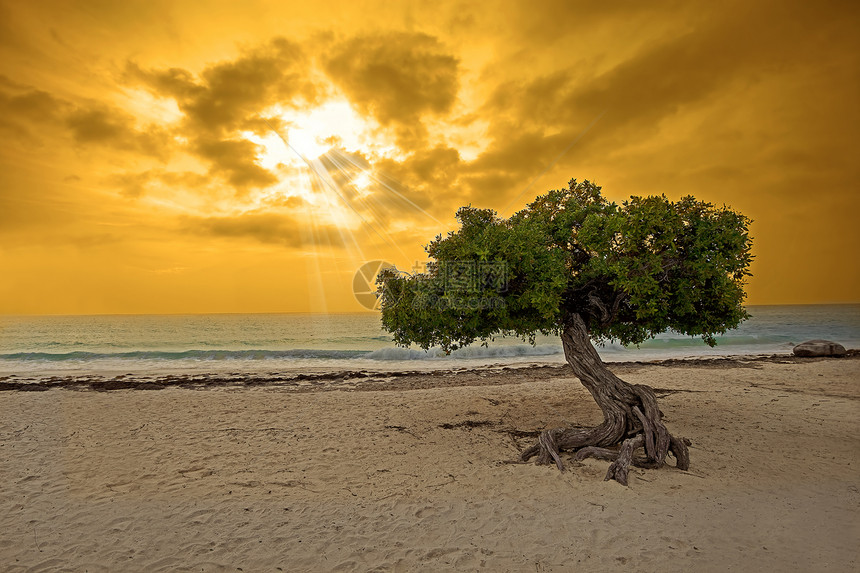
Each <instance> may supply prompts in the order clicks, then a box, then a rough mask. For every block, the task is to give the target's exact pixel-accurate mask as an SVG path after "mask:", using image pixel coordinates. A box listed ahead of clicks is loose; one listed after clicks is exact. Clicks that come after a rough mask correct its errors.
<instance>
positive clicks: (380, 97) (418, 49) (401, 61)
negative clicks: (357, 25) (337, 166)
mask: <svg viewBox="0 0 860 573" xmlns="http://www.w3.org/2000/svg"><path fill="white" fill-rule="evenodd" d="M324 67H325V70H326V72H328V74H329V76H330V77H331V78H332V80H333V81H334V82H335V83H336V84H337V85H338V86H340V87H341V89H343V91H344V92H345V93H346V94H347V96H348V97H349V99H350V101H352V103H354V104H355V105H356V106H358V108H359V109H360V110H361V111H362V112H364V113H366V114H369V115H372V116H374V117H375V118H376V119H378V120H379V122H380V123H382V124H383V125H389V124H392V123H394V124H399V126H400V128H401V129H402V130H404V132H403V133H401V134H400V135H401V137H409V136H411V137H413V138H414V137H415V136H416V135H417V136H419V137H420V136H421V135H422V133H421V131H420V129H419V130H418V131H417V133H416V131H415V130H416V126H417V125H418V124H419V123H420V122H419V120H420V118H421V116H422V115H424V114H445V113H447V112H449V111H450V110H451V107H452V105H453V104H454V102H455V100H456V98H457V90H458V88H459V76H458V72H459V69H458V67H459V60H458V59H457V58H456V57H454V56H452V55H451V54H450V53H448V52H447V51H446V50H445V49H444V48H443V46H442V45H441V44H440V43H439V41H438V40H437V39H436V38H434V37H432V36H428V35H426V34H417V33H407V32H388V33H382V34H378V35H365V36H358V37H355V38H351V39H349V40H346V41H343V42H341V43H339V44H337V45H336V46H335V47H334V48H333V49H332V51H331V53H330V54H329V55H328V57H327V58H326V60H325V62H324Z"/></svg>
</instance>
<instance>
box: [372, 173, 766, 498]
mask: <svg viewBox="0 0 860 573" xmlns="http://www.w3.org/2000/svg"><path fill="white" fill-rule="evenodd" d="M600 191H601V188H600V187H598V186H596V185H594V184H593V183H591V182H589V181H587V180H586V181H583V182H581V183H577V182H576V180H572V181H571V182H570V184H569V186H568V188H566V189H561V190H556V191H550V192H548V193H546V194H545V195H542V196H540V197H538V198H536V199H535V200H534V201H533V202H532V203H530V204H529V205H528V206H527V207H526V208H525V209H523V210H521V211H519V212H517V213H515V214H514V215H513V216H511V217H510V218H509V219H504V218H501V217H499V216H497V214H496V213H495V212H494V211H492V210H489V209H475V208H472V207H462V208H461V209H459V210H458V211H457V220H458V222H459V223H460V228H459V230H457V231H452V232H450V233H448V235H447V236H445V237H443V236H442V235H439V236H437V237H436V238H435V240H433V241H432V242H431V243H430V244H429V245H428V246H427V247H426V250H427V254H428V256H429V257H430V262H429V263H428V265H427V270H426V272H424V273H417V274H414V275H408V274H405V273H398V272H397V271H396V270H387V271H384V272H383V273H381V275H380V277H379V286H380V296H381V309H382V324H383V327H384V328H385V329H386V330H388V331H389V332H391V333H392V334H393V336H394V341H395V343H397V344H400V345H410V344H417V345H419V346H421V347H422V348H424V349H427V348H430V347H432V346H440V347H441V348H442V349H443V350H445V351H451V350H455V349H457V348H459V347H462V346H465V345H469V344H472V343H474V342H477V341H482V342H486V341H488V340H490V339H492V338H493V337H494V336H498V335H506V336H512V335H515V336H519V337H522V338H523V339H528V340H530V341H531V342H534V340H535V337H536V335H537V334H538V333H541V334H546V335H551V334H554V335H558V336H560V337H561V342H562V345H563V348H564V355H565V358H566V359H567V362H568V363H569V364H570V366H571V368H573V372H574V374H575V375H576V376H577V377H578V378H579V380H580V381H581V382H582V384H583V385H584V386H585V387H586V388H587V389H588V391H589V392H590V393H591V395H592V396H593V398H594V400H595V401H596V402H597V405H598V406H599V407H600V409H601V411H602V412H603V422H602V423H601V424H599V425H597V426H595V427H587V428H586V427H568V428H556V429H548V430H545V431H543V432H542V433H541V435H540V437H539V439H538V442H537V443H536V444H534V445H533V446H531V447H529V448H527V449H526V450H525V451H523V452H522V460H523V461H526V460H529V459H531V458H533V457H535V456H536V457H537V463H538V464H551V463H555V464H556V465H557V466H558V468H559V469H560V470H562V469H563V468H564V466H563V463H562V459H561V456H560V453H561V452H575V454H574V455H575V458H576V459H580V460H581V459H584V458H585V457H588V456H594V457H597V458H601V459H606V460H609V461H611V462H612V464H611V465H610V467H609V471H608V473H607V476H606V479H615V480H617V481H618V482H620V483H622V484H625V485H626V483H627V474H628V471H629V467H630V465H631V464H634V465H637V466H641V467H649V468H659V467H661V466H662V465H663V464H664V463H665V462H666V459H667V456H668V455H669V454H671V455H672V456H673V457H674V458H675V460H676V465H677V467H679V468H681V469H687V468H688V467H689V453H688V449H687V445H689V441H688V440H686V439H685V438H681V437H677V436H673V435H672V434H670V433H669V431H668V429H667V428H666V426H665V425H664V424H663V421H662V418H663V414H662V412H661V411H660V409H659V407H658V405H657V398H656V396H655V394H654V390H653V389H652V388H650V387H649V386H645V385H638V384H629V383H627V382H625V381H623V380H621V379H620V378H618V377H617V376H615V375H614V374H613V373H612V372H611V371H610V370H609V369H608V368H607V367H606V366H605V365H604V363H603V361H602V360H601V359H600V356H599V355H598V353H597V350H596V349H595V346H594V344H595V343H596V344H601V343H604V342H607V341H610V340H612V341H617V342H620V343H622V344H625V345H630V344H639V343H642V342H644V341H645V340H647V339H649V338H653V337H654V336H656V335H657V334H659V333H661V332H664V331H667V330H672V331H675V332H678V333H683V334H687V335H690V336H701V337H702V339H703V340H704V341H705V342H706V343H707V344H709V345H711V346H713V345H714V344H715V343H716V340H715V336H716V335H717V334H720V333H723V332H725V331H726V330H728V329H731V328H734V327H736V326H737V325H738V324H740V323H741V322H742V321H743V320H745V319H746V318H747V317H748V315H747V313H746V311H745V310H744V307H743V301H744V298H745V293H744V283H745V279H746V277H747V276H749V274H750V273H749V266H750V262H751V260H752V255H751V254H750V247H751V238H750V236H749V224H750V220H749V219H748V218H747V217H745V216H743V215H741V214H739V213H736V212H734V211H732V210H731V209H728V208H726V207H716V206H714V205H711V204H709V203H705V202H702V201H697V200H696V199H694V198H693V197H684V198H682V199H680V200H679V201H670V200H668V199H667V198H666V197H665V196H660V197H644V198H640V197H631V198H630V199H629V200H627V201H624V202H622V203H621V204H617V203H615V202H612V201H608V200H607V199H605V198H604V197H603V196H602V195H601V192H600ZM640 448H641V449H643V450H644V455H643V454H641V453H639V449H640Z"/></svg>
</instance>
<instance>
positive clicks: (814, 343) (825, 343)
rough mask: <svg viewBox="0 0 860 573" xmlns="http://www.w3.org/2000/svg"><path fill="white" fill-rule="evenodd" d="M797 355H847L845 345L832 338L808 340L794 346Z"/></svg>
mask: <svg viewBox="0 0 860 573" xmlns="http://www.w3.org/2000/svg"><path fill="white" fill-rule="evenodd" d="M793 352H794V355H795V356H845V347H844V346H842V345H841V344H839V343H838V342H833V341H831V340H807V341H806V342H801V343H800V344H798V345H797V346H795V347H794V350H793Z"/></svg>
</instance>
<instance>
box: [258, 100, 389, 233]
mask: <svg viewBox="0 0 860 573" xmlns="http://www.w3.org/2000/svg"><path fill="white" fill-rule="evenodd" d="M266 115H269V116H276V117H280V118H281V120H282V121H283V124H282V125H283V127H282V128H281V131H280V133H276V132H275V131H274V130H272V131H271V132H269V133H265V134H263V135H258V134H255V133H253V132H250V131H245V132H242V137H244V138H245V139H247V140H249V141H252V142H254V143H256V144H257V145H258V146H259V150H258V155H257V163H258V165H260V166H261V167H263V168H264V169H267V170H268V171H271V172H273V173H278V177H279V179H280V181H279V183H278V185H276V186H274V187H271V188H269V189H267V190H263V191H261V192H259V193H258V194H255V196H256V197H255V200H253V199H252V201H253V202H256V203H259V205H262V204H265V203H267V202H277V201H278V200H279V199H278V198H284V197H298V198H300V199H301V200H303V202H304V204H305V205H306V206H307V207H308V208H309V209H312V210H314V211H319V210H322V212H323V213H326V214H327V215H325V216H324V218H336V217H339V218H340V219H342V221H339V223H342V224H345V223H347V221H351V222H352V223H356V224H358V223H360V222H361V221H360V219H358V218H357V217H356V215H355V214H354V211H353V209H352V208H351V207H350V206H349V205H346V204H345V203H344V202H345V201H346V197H349V196H352V194H353V193H356V192H357V193H358V195H356V197H359V198H362V197H367V196H368V195H369V194H370V192H371V188H372V183H373V177H374V175H373V167H372V165H373V163H374V162H375V161H377V160H378V159H380V158H383V157H393V158H399V157H398V156H400V155H401V152H400V151H399V150H398V148H397V146H396V145H395V143H394V140H393V138H392V137H391V136H387V135H386V134H385V133H384V132H383V130H380V128H379V125H378V124H376V123H375V122H374V121H373V120H371V119H363V118H361V117H360V116H359V115H358V114H357V113H356V112H355V111H354V110H353V109H352V107H351V106H350V105H349V103H348V102H346V101H345V100H333V101H329V102H327V103H325V104H323V105H321V106H319V107H317V108H314V109H312V110H308V111H303V112H297V111H296V110H292V109H284V108H281V107H280V106H275V107H273V108H270V109H269V110H267V111H266ZM326 153H329V154H330V157H329V161H326V162H325V164H323V163H321V162H320V160H319V158H320V157H321V156H323V155H325V154H326ZM353 154H360V155H361V158H358V157H355V156H354V155H353ZM362 158H363V159H362ZM365 161H366V162H367V164H369V165H370V167H369V168H368V165H367V164H365V163H364V162H365ZM359 165H360V167H359ZM356 167H359V170H358V171H356ZM332 170H334V171H332ZM335 172H340V173H341V176H340V177H337V176H336V175H335ZM344 180H345V181H346V182H348V185H349V186H350V187H351V188H352V191H349V192H347V191H346V190H345V189H341V188H340V187H339V185H342V184H343V183H342V181H344ZM338 181H341V182H340V183H339V182H338ZM259 205H255V206H254V208H258V207H259ZM353 219H355V221H352V220H353Z"/></svg>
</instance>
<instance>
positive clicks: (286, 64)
mask: <svg viewBox="0 0 860 573" xmlns="http://www.w3.org/2000/svg"><path fill="white" fill-rule="evenodd" d="M308 69H309V68H308V60H307V58H306V57H305V55H304V53H303V51H302V49H301V48H300V47H299V46H298V45H297V44H294V43H292V42H290V41H288V40H286V39H284V38H275V39H273V40H271V41H270V42H269V43H267V44H265V45H264V46H261V47H259V48H256V49H254V50H249V51H246V52H245V53H244V54H243V55H242V56H241V57H239V58H238V59H236V60H234V61H228V62H220V63H218V64H214V65H211V66H209V67H207V68H205V69H204V70H203V72H202V73H201V74H200V77H199V78H195V76H194V75H193V74H192V73H191V72H189V71H188V70H184V69H181V68H169V69H167V70H145V69H142V68H141V67H140V66H138V65H137V64H135V63H133V62H129V63H128V64H127V66H126V73H125V76H126V78H127V79H128V80H130V81H139V82H143V83H144V84H145V85H147V86H148V87H149V88H150V90H152V91H153V92H154V93H155V94H157V95H160V96H162V97H170V98H173V99H175V100H176V102H177V104H178V105H179V108H180V109H181V110H182V112H183V113H184V114H185V116H186V119H187V121H188V123H189V127H192V128H194V129H196V130H202V131H206V132H209V133H214V134H220V133H229V132H231V131H233V130H236V129H244V128H246V127H247V126H248V124H249V122H251V123H252V122H253V121H254V119H255V118H256V116H258V115H259V114H260V113H261V112H262V111H263V110H264V109H265V108H267V107H269V106H272V105H274V104H281V105H284V106H285V107H289V106H291V105H302V106H304V105H307V104H308V103H309V102H313V101H315V100H316V98H317V95H318V92H319V88H318V87H317V86H316V85H315V84H314V82H313V81H311V79H310V78H309V75H308Z"/></svg>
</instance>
